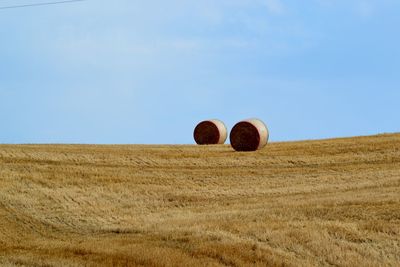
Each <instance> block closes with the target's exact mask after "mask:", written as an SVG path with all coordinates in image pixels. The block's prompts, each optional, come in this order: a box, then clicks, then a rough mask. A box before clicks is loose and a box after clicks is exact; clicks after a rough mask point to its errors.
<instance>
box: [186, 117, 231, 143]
mask: <svg viewBox="0 0 400 267" xmlns="http://www.w3.org/2000/svg"><path fill="white" fill-rule="evenodd" d="M227 132H228V131H227V129H226V126H225V124H224V123H223V122H222V121H220V120H207V121H202V122H200V123H199V124H198V125H197V126H196V128H195V129H194V133H193V136H194V140H195V141H196V143H197V144H198V145H217V144H223V143H225V141H226V138H227V135H228V133H227Z"/></svg>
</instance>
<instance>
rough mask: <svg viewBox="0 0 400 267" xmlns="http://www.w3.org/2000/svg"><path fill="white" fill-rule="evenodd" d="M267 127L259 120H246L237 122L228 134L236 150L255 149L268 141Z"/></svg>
mask: <svg viewBox="0 0 400 267" xmlns="http://www.w3.org/2000/svg"><path fill="white" fill-rule="evenodd" d="M268 135H269V133H268V129H267V127H266V126H265V124H264V123H263V122H262V121H260V120H256V119H253V120H246V121H241V122H239V123H237V124H236V125H235V126H234V127H233V129H232V131H231V134H230V141H231V145H232V147H233V149H235V150H236V151H256V150H258V149H260V148H263V147H264V146H265V145H266V144H267V142H268Z"/></svg>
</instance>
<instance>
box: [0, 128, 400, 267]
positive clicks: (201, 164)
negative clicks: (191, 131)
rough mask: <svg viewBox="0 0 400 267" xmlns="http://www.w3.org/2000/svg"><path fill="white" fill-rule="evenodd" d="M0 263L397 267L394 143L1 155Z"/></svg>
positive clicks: (399, 185)
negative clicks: (253, 149) (249, 149)
mask: <svg viewBox="0 0 400 267" xmlns="http://www.w3.org/2000/svg"><path fill="white" fill-rule="evenodd" d="M0 265H9V266H42V265H45V266H82V265H86V266H98V265H109V266H111V265H114V266H115V265H116V266H118V265H119V266H140V265H144V266H180V265H182V266H193V265H206V266H207V265H210V266H219V265H221V266H224V265H228V266H243V265H258V266H265V265H269V266H301V265H302V266H307V265H308V266H316V265H319V266H331V265H334V266H400V134H387V135H378V136H370V137H357V138H346V139H334V140H319V141H305V142H288V143H271V144H269V145H268V146H267V147H266V148H265V149H263V150H260V151H258V152H251V153H237V152H233V149H232V148H231V147H230V146H228V145H222V146H205V147H204V146H140V145H123V146H99V145H0Z"/></svg>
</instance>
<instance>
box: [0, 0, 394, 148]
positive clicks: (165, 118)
mask: <svg viewBox="0 0 400 267" xmlns="http://www.w3.org/2000/svg"><path fill="white" fill-rule="evenodd" d="M37 2H40V0H37V1H35V0H30V1H23V0H21V1H19V0H9V1H7V0H0V6H7V5H13V4H16V3H18V4H26V3H37ZM44 2H47V1H44ZM0 38H1V39H0V143H105V144H110V143H145V144H164V143H166V144H180V143H183V144H187V143H189V144H190V143H193V138H192V132H193V129H194V127H195V125H196V124H197V123H198V122H199V121H201V120H204V119H212V118H219V119H221V120H223V121H225V122H226V124H227V126H228V128H231V127H232V126H233V125H234V123H235V122H237V121H239V120H242V119H246V118H249V117H258V118H260V119H262V120H264V121H265V122H266V123H267V124H268V126H269V128H270V131H271V140H272V141H282V140H301V139H317V138H329V137H340V136H354V135H369V134H377V133H383V132H398V131H400V119H399V115H400V1H399V0H305V1H295V0H287V1H285V0H201V1H198V0H169V1H161V0H158V1H157V0H146V1H136V0H113V1H106V0H88V1H85V2H76V3H72V4H63V5H53V6H45V7H31V8H20V9H3V10H0Z"/></svg>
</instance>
